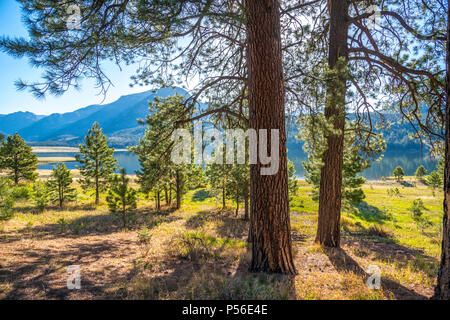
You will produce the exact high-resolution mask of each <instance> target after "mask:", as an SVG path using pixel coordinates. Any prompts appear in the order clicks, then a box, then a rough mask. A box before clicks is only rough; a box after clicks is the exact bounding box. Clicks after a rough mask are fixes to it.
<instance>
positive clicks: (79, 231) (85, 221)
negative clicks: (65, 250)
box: [0, 208, 181, 243]
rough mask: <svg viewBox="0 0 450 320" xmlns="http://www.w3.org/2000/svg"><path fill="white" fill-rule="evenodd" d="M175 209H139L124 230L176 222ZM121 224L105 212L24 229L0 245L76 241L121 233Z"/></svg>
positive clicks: (3, 238) (3, 236)
mask: <svg viewBox="0 0 450 320" xmlns="http://www.w3.org/2000/svg"><path fill="white" fill-rule="evenodd" d="M174 211H175V209H173V208H167V209H165V210H162V211H151V210H145V209H139V210H137V211H135V212H134V215H133V221H130V222H129V225H128V226H127V228H126V229H127V230H128V231H133V230H137V229H139V228H140V227H142V226H146V227H147V228H149V229H151V228H153V227H156V226H157V225H159V224H161V223H170V222H173V221H176V220H180V219H181V218H180V217H177V216H173V215H171V213H172V212H174ZM123 230H124V228H123V226H122V222H121V221H120V219H119V218H118V217H114V216H113V215H111V213H109V212H105V213H103V214H95V215H88V216H83V217H80V218H76V219H73V220H71V221H70V222H69V220H60V222H58V223H48V224H43V225H37V226H34V227H25V228H23V229H20V230H18V231H16V232H13V233H11V232H10V233H3V234H1V235H0V242H4V243H12V242H16V241H20V240H23V239H33V238H39V239H45V240H55V239H59V238H72V239H75V238H80V237H85V236H91V235H107V234H112V233H116V232H120V231H123Z"/></svg>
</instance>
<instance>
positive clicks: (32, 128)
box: [0, 88, 421, 158]
mask: <svg viewBox="0 0 450 320" xmlns="http://www.w3.org/2000/svg"><path fill="white" fill-rule="evenodd" d="M175 93H178V94H181V95H185V96H187V95H188V93H187V91H185V90H183V89H181V88H163V89H160V90H149V91H144V92H141V93H136V94H130V95H126V96H122V97H120V98H119V99H118V100H117V101H114V102H112V103H109V104H105V105H91V106H88V107H84V108H81V109H78V110H76V111H73V112H68V113H63V114H60V113H54V114H51V115H49V116H39V115H35V114H33V113H31V112H16V113H12V114H8V115H0V133H4V134H7V135H9V134H14V133H15V132H18V133H19V134H20V135H21V136H22V137H23V138H24V139H25V140H26V141H27V142H28V143H30V144H33V145H45V146H77V145H78V144H79V143H80V142H81V141H82V139H83V137H84V136H85V135H86V133H87V131H88V130H89V129H90V128H91V126H92V124H93V123H94V122H95V121H97V122H99V124H100V126H101V127H102V128H103V131H104V133H105V134H106V135H107V137H108V138H109V141H110V144H111V145H112V146H115V147H121V148H123V147H126V146H129V145H134V144H136V143H138V141H139V138H140V137H141V136H142V135H143V133H144V130H145V129H144V127H143V126H140V125H138V123H137V119H139V118H145V117H146V115H147V114H148V101H150V100H153V99H154V98H155V97H156V96H159V97H168V96H171V95H174V94H175ZM202 108H206V105H204V104H202ZM388 119H389V123H391V125H392V127H391V128H390V129H389V130H383V131H381V132H382V133H383V136H384V137H385V139H386V143H387V144H388V150H390V151H400V150H402V151H404V150H408V151H417V152H420V151H421V147H420V143H419V142H418V141H417V140H412V139H411V138H410V137H409V136H410V134H411V133H412V128H411V126H410V125H409V124H408V123H400V122H398V119H397V117H395V116H394V115H389V116H388ZM374 120H375V121H376V119H374ZM297 132H298V129H297V128H296V127H295V126H290V127H289V139H288V149H289V150H290V156H291V157H294V158H296V157H304V155H303V151H302V144H303V143H302V142H301V141H298V140H297V139H296V138H295V136H296V135H297Z"/></svg>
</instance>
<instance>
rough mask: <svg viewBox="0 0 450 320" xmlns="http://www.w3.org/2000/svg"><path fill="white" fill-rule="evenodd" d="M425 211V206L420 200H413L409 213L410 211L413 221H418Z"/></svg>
mask: <svg viewBox="0 0 450 320" xmlns="http://www.w3.org/2000/svg"><path fill="white" fill-rule="evenodd" d="M423 210H425V205H424V204H423V201H422V199H415V200H414V201H413V204H412V206H411V208H409V211H411V213H412V216H413V219H414V220H420V219H421V218H422V215H423Z"/></svg>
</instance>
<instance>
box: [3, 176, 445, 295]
mask: <svg viewBox="0 0 450 320" xmlns="http://www.w3.org/2000/svg"><path fill="white" fill-rule="evenodd" d="M41 174H43V176H45V172H41ZM395 188H397V189H398V191H399V193H396V192H394V193H393V192H392V191H393V190H395ZM364 192H365V194H366V196H367V198H366V199H365V202H364V203H362V204H361V205H358V206H357V207H355V206H346V208H345V209H344V212H343V215H342V237H343V239H342V248H341V249H324V248H321V247H320V246H317V245H315V244H314V243H313V240H314V235H315V229H316V223H317V207H318V204H317V202H314V201H313V200H311V196H310V193H311V187H310V186H309V185H307V184H306V183H305V182H301V187H300V190H299V192H298V195H297V196H296V197H295V198H294V199H293V200H292V201H291V222H292V223H291V226H292V238H293V243H294V255H295V264H296V268H297V272H298V275H297V276H295V277H285V276H280V275H267V274H251V273H249V272H248V271H247V269H248V264H249V261H250V260H249V259H250V256H249V253H248V250H247V244H246V239H247V228H248V224H247V222H245V221H244V220H243V219H242V216H243V212H242V211H241V212H240V213H239V216H237V217H236V216H235V212H234V209H233V208H232V205H233V204H232V203H231V202H230V203H229V205H230V208H229V209H227V210H221V209H220V208H219V206H220V205H219V203H218V202H217V201H216V199H215V198H213V197H211V195H210V194H209V193H208V191H207V190H205V189H197V190H191V191H189V192H188V193H187V194H186V196H185V197H184V199H183V201H184V203H183V206H182V208H181V209H180V210H173V209H170V208H168V207H167V208H165V209H164V210H162V211H161V212H156V211H155V210H154V208H153V203H152V202H151V201H150V200H146V199H145V198H143V199H140V201H139V205H138V209H137V210H136V212H135V215H134V217H133V219H132V222H131V224H130V227H129V228H127V229H123V228H122V227H121V225H120V222H118V221H117V220H115V219H114V217H113V216H112V215H111V214H110V213H109V212H108V209H107V206H106V204H105V203H102V204H101V205H100V206H98V207H95V206H94V205H93V201H92V196H88V195H85V194H82V195H80V196H79V198H78V201H77V203H75V204H72V205H69V206H68V207H67V209H65V210H58V209H57V208H49V209H48V210H47V211H46V212H44V213H38V212H37V211H36V209H35V206H34V204H33V203H32V202H31V201H23V202H21V203H18V204H17V206H16V213H15V216H14V217H13V218H12V219H11V220H9V221H6V222H2V223H0V299H427V298H430V297H431V295H432V294H433V287H434V284H435V278H436V274H437V270H438V262H439V255H440V236H441V230H442V228H441V227H440V225H441V217H442V214H441V210H442V209H441V206H442V197H441V195H440V194H437V195H436V196H435V195H433V193H432V191H431V189H429V188H428V187H427V186H425V185H423V184H421V183H417V184H416V182H414V180H412V179H410V180H409V181H406V182H403V183H401V184H400V183H397V182H394V181H377V182H369V183H367V184H366V185H364ZM393 194H395V195H393ZM418 198H420V199H422V200H423V202H424V204H425V211H424V218H425V220H426V221H427V223H420V224H418V223H416V222H415V220H414V219H413V218H412V214H411V212H410V211H409V208H410V207H411V205H412V201H413V200H414V199H418ZM72 265H78V266H79V267H80V270H81V289H80V290H69V289H67V279H68V277H69V274H68V273H67V268H68V267H69V266H72ZM370 266H377V267H378V268H379V270H380V273H381V288H380V289H379V290H370V289H369V288H368V286H367V284H366V282H367V279H368V277H369V276H370V274H371V273H370V272H372V271H371V270H370V269H371V268H370ZM372 268H373V267H372Z"/></svg>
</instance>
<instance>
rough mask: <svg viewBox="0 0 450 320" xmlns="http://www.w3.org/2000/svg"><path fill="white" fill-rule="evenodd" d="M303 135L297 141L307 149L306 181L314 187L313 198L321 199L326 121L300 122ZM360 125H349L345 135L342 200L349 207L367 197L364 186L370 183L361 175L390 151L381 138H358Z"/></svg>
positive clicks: (314, 118)
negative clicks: (385, 152) (387, 150)
mask: <svg viewBox="0 0 450 320" xmlns="http://www.w3.org/2000/svg"><path fill="white" fill-rule="evenodd" d="M299 123H300V127H299V128H300V132H299V134H298V135H297V138H298V139H300V140H303V141H304V145H303V149H304V151H305V152H306V153H307V154H308V161H305V162H303V167H304V168H305V170H306V173H305V176H306V181H307V182H308V183H309V184H311V185H312V186H313V192H312V198H313V200H316V201H317V200H318V199H319V186H320V174H321V168H322V166H323V163H322V154H323V151H324V148H326V143H325V132H326V128H324V127H325V123H326V121H325V120H324V119H322V118H321V117H320V116H309V117H305V118H302V119H300V120H299ZM358 126H359V127H361V125H358V124H357V123H355V122H352V121H347V123H346V130H345V134H344V158H343V166H342V200H343V201H346V202H347V203H360V202H362V201H363V200H364V198H365V195H364V192H363V190H362V185H363V184H364V183H365V181H366V179H365V178H364V177H362V176H361V175H360V174H361V173H362V172H364V170H366V169H368V168H370V165H371V162H372V161H378V160H379V159H380V158H381V156H380V155H381V154H382V153H383V152H384V151H385V150H386V143H385V141H384V139H383V137H382V135H380V134H375V133H365V134H362V135H361V136H358V135H357V134H356V131H357V130H358Z"/></svg>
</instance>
